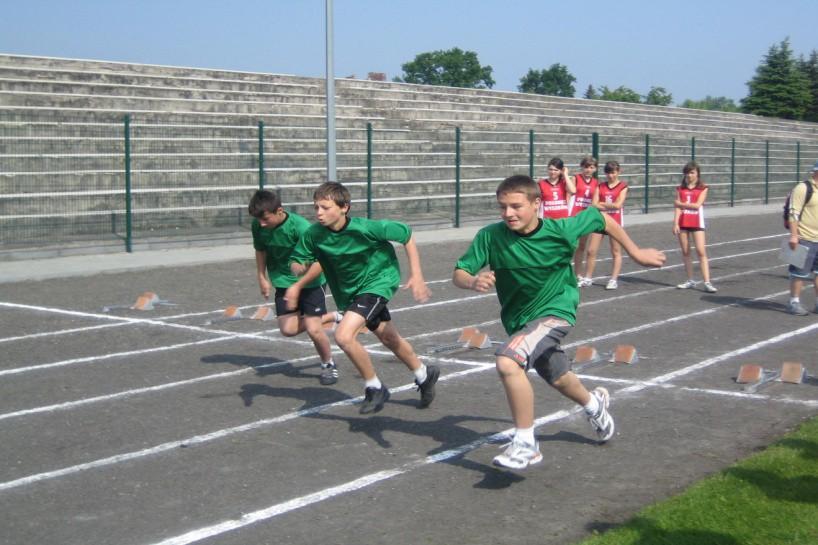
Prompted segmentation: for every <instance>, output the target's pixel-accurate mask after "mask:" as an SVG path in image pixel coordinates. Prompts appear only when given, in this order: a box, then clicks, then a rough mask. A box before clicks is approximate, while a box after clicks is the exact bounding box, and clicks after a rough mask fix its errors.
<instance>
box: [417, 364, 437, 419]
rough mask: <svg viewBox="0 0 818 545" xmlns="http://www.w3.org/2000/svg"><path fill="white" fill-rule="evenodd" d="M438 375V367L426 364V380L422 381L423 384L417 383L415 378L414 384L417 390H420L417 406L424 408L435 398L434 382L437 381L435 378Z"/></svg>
mask: <svg viewBox="0 0 818 545" xmlns="http://www.w3.org/2000/svg"><path fill="white" fill-rule="evenodd" d="M439 377H440V369H439V368H438V367H437V366H435V365H427V366H426V380H424V381H423V384H420V383H418V381H417V379H415V384H417V387H418V392H420V405H418V407H419V408H421V409H425V408H426V407H428V406H429V405H431V404H432V401H434V400H435V384H436V383H437V379H438V378H439Z"/></svg>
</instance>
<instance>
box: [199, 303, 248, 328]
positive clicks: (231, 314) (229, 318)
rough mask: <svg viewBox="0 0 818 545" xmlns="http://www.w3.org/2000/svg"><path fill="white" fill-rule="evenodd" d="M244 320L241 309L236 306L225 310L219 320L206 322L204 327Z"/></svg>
mask: <svg viewBox="0 0 818 545" xmlns="http://www.w3.org/2000/svg"><path fill="white" fill-rule="evenodd" d="M243 318H244V316H242V314H241V309H239V307H238V306H236V305H230V306H229V307H227V308H226V309H224V312H222V315H221V316H219V317H218V318H214V319H213V320H208V321H206V322H205V323H204V325H213V324H220V323H222V322H233V321H235V320H241V319H243Z"/></svg>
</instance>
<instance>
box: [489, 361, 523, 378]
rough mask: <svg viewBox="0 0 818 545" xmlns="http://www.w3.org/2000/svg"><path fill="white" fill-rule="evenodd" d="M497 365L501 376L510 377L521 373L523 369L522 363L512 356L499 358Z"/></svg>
mask: <svg viewBox="0 0 818 545" xmlns="http://www.w3.org/2000/svg"><path fill="white" fill-rule="evenodd" d="M495 367H496V368H497V374H498V375H500V378H506V377H510V376H512V375H514V374H516V373H519V372H520V370H521V369H522V368H521V367H520V364H518V363H517V362H516V361H514V360H512V359H511V358H506V357H499V358H497V361H496V362H495Z"/></svg>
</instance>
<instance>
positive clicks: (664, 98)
mask: <svg viewBox="0 0 818 545" xmlns="http://www.w3.org/2000/svg"><path fill="white" fill-rule="evenodd" d="M672 102H673V95H671V94H670V93H668V92H667V89H665V88H664V87H651V88H650V91H648V94H647V95H645V104H655V105H656V106H670V105H671V103H672Z"/></svg>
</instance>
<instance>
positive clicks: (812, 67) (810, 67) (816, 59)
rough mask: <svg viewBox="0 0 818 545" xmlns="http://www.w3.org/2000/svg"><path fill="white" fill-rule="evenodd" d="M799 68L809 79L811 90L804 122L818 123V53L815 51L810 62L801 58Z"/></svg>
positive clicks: (811, 54) (810, 57) (810, 56)
mask: <svg viewBox="0 0 818 545" xmlns="http://www.w3.org/2000/svg"><path fill="white" fill-rule="evenodd" d="M798 66H799V68H800V69H801V73H802V74H804V77H805V78H807V81H808V82H809V90H810V105H809V106H808V107H807V111H806V112H805V113H804V121H814V122H818V51H816V50H815V49H813V50H812V53H810V55H809V59H808V60H804V58H803V57H801V59H800V60H799V61H798Z"/></svg>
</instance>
